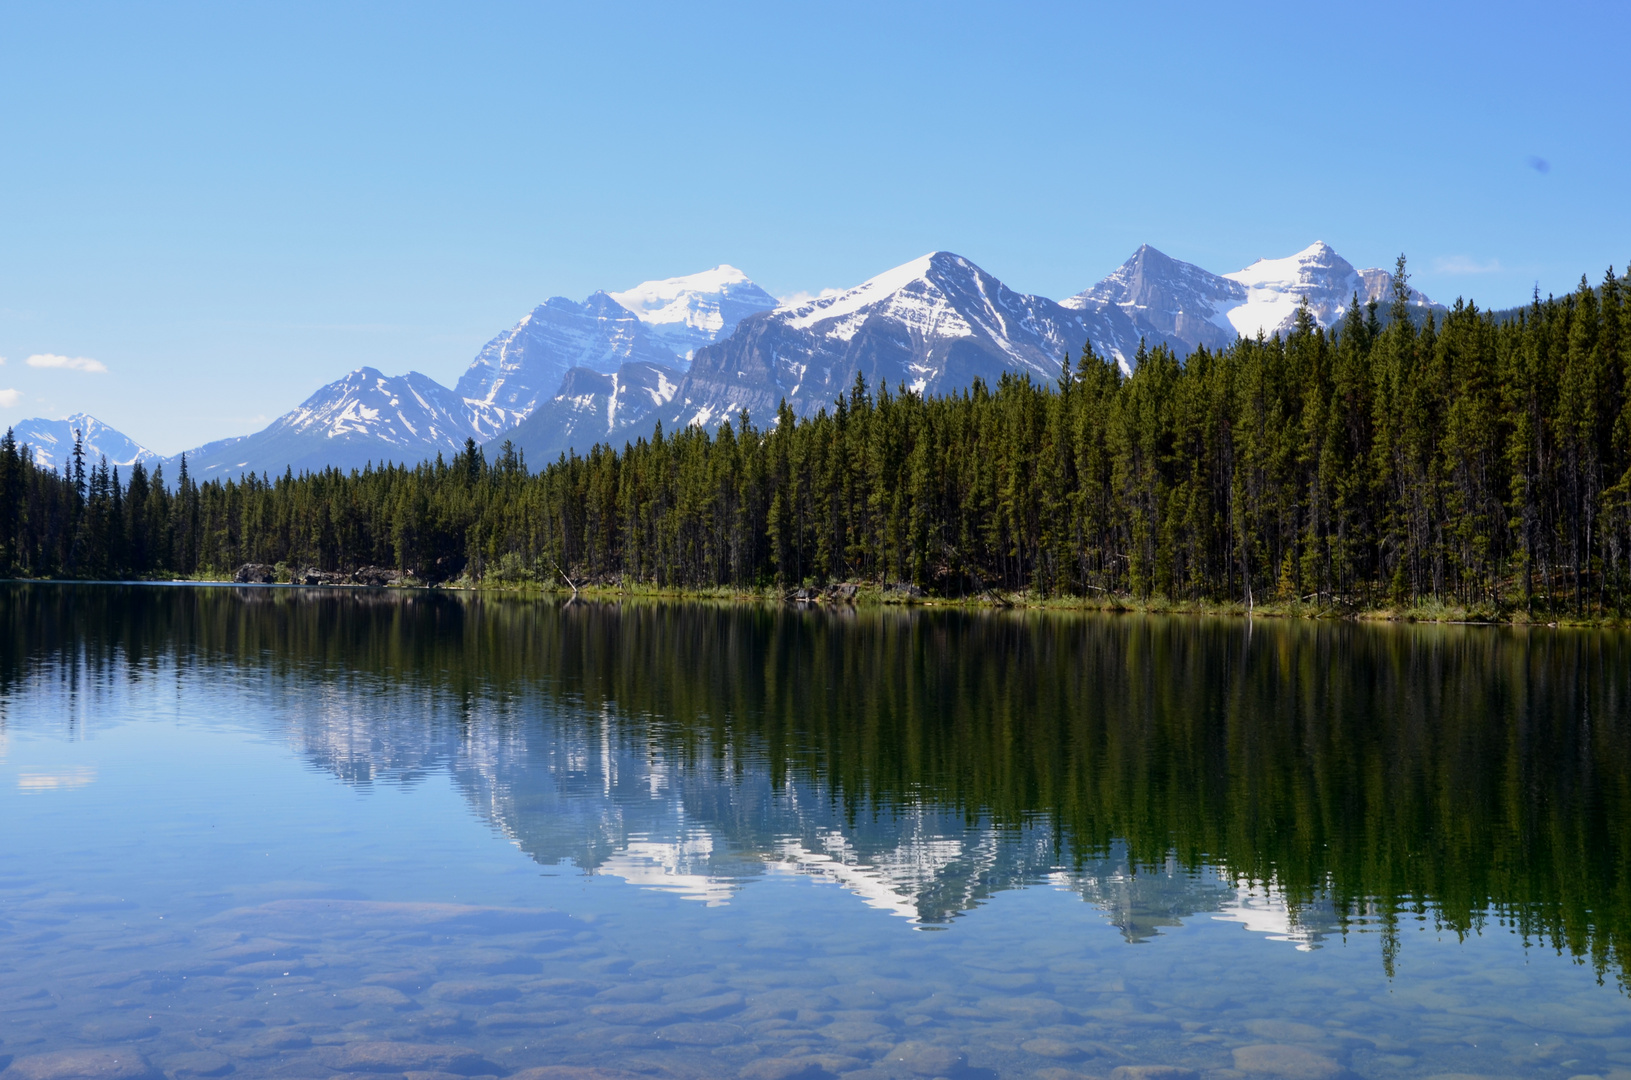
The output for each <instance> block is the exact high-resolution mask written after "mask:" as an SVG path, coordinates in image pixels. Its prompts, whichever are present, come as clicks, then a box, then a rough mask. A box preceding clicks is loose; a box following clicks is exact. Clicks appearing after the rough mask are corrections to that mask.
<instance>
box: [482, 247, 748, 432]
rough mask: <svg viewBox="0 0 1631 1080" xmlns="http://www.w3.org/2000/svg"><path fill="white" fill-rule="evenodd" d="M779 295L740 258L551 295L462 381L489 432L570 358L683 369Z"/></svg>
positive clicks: (527, 408) (543, 388) (549, 385)
mask: <svg viewBox="0 0 1631 1080" xmlns="http://www.w3.org/2000/svg"><path fill="white" fill-rule="evenodd" d="M775 305H776V300H775V297H773V296H771V295H770V294H769V293H767V292H765V291H764V290H763V289H761V288H759V286H757V285H755V284H754V283H753V282H752V281H750V280H748V277H747V275H746V274H744V273H742V271H740V270H738V269H736V268H735V267H734V266H716V267H714V268H713V269H712V270H705V271H703V272H702V273H699V274H691V275H689V276H686V277H677V278H666V279H664V280H662V281H647V282H642V283H641V284H639V285H636V286H635V287H634V288H632V289H629V290H626V291H624V292H616V293H607V292H597V293H595V294H594V295H593V296H591V297H589V298H588V299H587V300H585V301H583V302H582V303H581V304H580V303H578V302H577V301H575V300H568V299H567V298H566V297H564V296H556V297H552V298H550V299H549V300H546V301H545V302H544V303H542V304H540V305H538V307H536V308H534V309H533V311H532V313H531V314H529V315H528V316H527V317H526V318H524V319H522V320H521V321H520V322H519V323H517V324H516V325H515V326H514V327H512V328H511V329H509V330H507V331H505V332H504V333H502V334H500V335H499V336H498V337H496V338H494V339H493V340H492V341H490V342H488V343H487V345H486V347H485V348H483V349H482V350H481V353H480V354H479V355H478V356H477V357H476V359H475V360H474V361H473V362H472V363H471V365H470V367H469V369H468V370H466V371H465V373H464V375H463V376H462V377H460V379H459V383H458V386H457V387H456V389H457V390H458V393H459V395H460V396H461V397H463V398H464V399H465V400H466V402H467V403H468V408H469V410H470V416H471V423H472V424H473V425H474V427H475V428H476V430H477V431H479V432H480V433H481V435H482V436H483V437H485V438H489V439H490V438H493V437H495V436H497V435H499V434H500V433H502V432H504V431H506V430H508V429H509V428H512V427H514V426H515V425H516V424H518V423H520V422H521V421H522V420H524V419H525V418H526V417H527V416H528V415H529V414H530V413H531V412H532V410H533V409H535V408H537V407H538V406H539V405H540V404H542V403H543V402H545V401H547V400H551V399H552V397H553V396H554V395H556V392H557V390H558V388H559V387H560V386H561V383H562V380H564V379H565V378H566V377H567V373H568V372H569V371H571V370H572V369H573V368H588V369H589V370H591V371H597V372H600V373H601V374H602V375H611V374H613V373H614V372H616V371H617V370H618V368H619V367H621V366H622V365H623V364H626V363H635V364H655V365H657V366H659V367H663V368H672V369H677V370H680V371H683V370H685V367H686V365H687V363H688V362H689V360H690V358H691V354H692V353H693V352H694V351H695V350H696V349H697V348H699V347H701V346H704V345H708V344H711V343H713V342H715V341H718V340H719V339H721V338H723V337H725V336H727V335H729V334H730V333H731V331H733V330H735V329H736V325H737V323H739V322H740V321H741V320H742V319H743V318H745V317H747V316H748V315H752V314H754V313H756V312H760V311H768V310H769V309H771V308H772V307H775ZM638 377H639V376H637V375H633V376H631V378H638Z"/></svg>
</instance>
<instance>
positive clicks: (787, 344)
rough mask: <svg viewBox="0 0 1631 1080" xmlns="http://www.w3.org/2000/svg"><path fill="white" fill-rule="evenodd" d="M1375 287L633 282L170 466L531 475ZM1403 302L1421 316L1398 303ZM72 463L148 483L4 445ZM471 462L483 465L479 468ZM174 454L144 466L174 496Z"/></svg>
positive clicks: (51, 444)
mask: <svg viewBox="0 0 1631 1080" xmlns="http://www.w3.org/2000/svg"><path fill="white" fill-rule="evenodd" d="M1392 285H1393V277H1392V274H1390V273H1389V272H1387V271H1385V270H1380V269H1356V268H1355V267H1354V266H1353V265H1352V264H1351V263H1349V262H1348V261H1347V260H1346V259H1344V258H1342V256H1340V255H1338V254H1337V253H1336V252H1335V251H1334V250H1333V249H1332V248H1331V247H1330V246H1329V245H1327V244H1324V243H1316V244H1313V245H1311V246H1310V247H1307V248H1305V249H1303V250H1302V251H1299V252H1297V253H1296V254H1294V255H1291V256H1288V257H1286V258H1281V259H1259V260H1258V261H1257V262H1255V263H1253V264H1252V265H1251V266H1248V267H1246V268H1245V269H1243V270H1238V271H1235V272H1234V273H1230V274H1214V273H1212V272H1211V271H1209V270H1205V269H1203V268H1201V267H1199V266H1196V265H1194V264H1192V263H1186V262H1182V261H1180V260H1177V259H1173V258H1171V257H1169V256H1167V255H1164V254H1162V253H1161V252H1160V251H1157V250H1156V249H1155V248H1153V247H1150V246H1148V245H1145V246H1143V247H1141V248H1139V249H1138V250H1137V251H1136V252H1134V253H1133V255H1132V257H1131V258H1129V259H1128V260H1127V261H1126V262H1125V263H1123V264H1122V265H1121V266H1119V267H1118V268H1116V270H1115V271H1113V272H1112V273H1111V274H1109V275H1108V276H1107V277H1105V278H1104V279H1103V280H1101V281H1099V282H1098V283H1097V284H1095V285H1093V286H1091V287H1090V288H1087V289H1084V290H1083V291H1082V292H1079V293H1077V294H1075V295H1074V296H1070V297H1068V298H1066V299H1064V300H1061V301H1054V300H1050V299H1048V298H1046V297H1041V296H1032V295H1028V294H1025V293H1018V292H1015V291H1014V290H1012V289H1010V288H1009V287H1008V286H1006V285H1004V284H1003V283H1002V282H1001V281H999V280H997V279H996V278H995V277H993V276H992V275H991V274H989V273H987V272H986V271H985V270H982V269H981V268H980V267H978V266H976V265H975V264H974V263H972V262H970V261H969V260H968V259H965V258H963V257H962V256H960V255H954V254H952V253H951V252H945V251H937V252H931V253H930V254H928V255H924V256H922V257H921V258H918V259H914V260H912V261H911V262H908V263H905V264H903V265H901V266H897V267H895V268H894V269H892V270H887V271H885V272H884V273H882V274H879V275H877V276H875V277H872V278H869V279H868V280H866V281H864V282H862V283H860V284H859V285H856V286H854V287H853V288H849V289H844V290H833V291H829V292H827V293H824V294H823V295H821V296H819V297H816V298H806V299H799V300H794V301H789V302H787V303H778V302H777V300H776V298H775V297H773V296H771V295H770V294H769V293H768V292H766V291H765V290H764V289H762V288H760V287H759V286H758V285H756V284H754V283H753V282H752V281H751V280H749V278H748V277H747V275H746V274H744V273H742V271H740V270H738V269H736V268H735V267H732V266H725V265H722V266H717V267H714V268H713V269H711V270H705V271H702V272H701V273H697V274H691V275H688V276H684V277H676V278H665V279H662V280H659V281H648V282H644V283H642V284H639V285H636V286H634V287H633V288H631V289H627V290H623V291H620V292H605V291H601V292H596V293H594V294H593V295H591V296H589V297H587V298H586V299H584V300H583V301H581V302H580V301H575V300H571V299H568V298H566V297H559V296H557V297H551V298H550V299H548V300H546V301H544V302H543V303H542V304H539V305H538V306H537V307H536V308H534V309H533V310H532V311H531V312H529V313H528V314H527V315H526V316H524V317H523V318H522V319H521V320H520V321H519V322H518V323H516V324H515V325H514V326H513V327H511V328H510V329H508V330H506V331H504V332H503V333H501V334H498V335H497V336H496V337H494V338H493V339H492V340H491V341H489V342H488V343H487V344H486V345H485V346H484V347H483V348H482V349H481V351H480V352H479V353H478V354H477V355H476V357H475V359H474V360H473V361H472V362H471V364H470V366H469V368H468V369H466V371H465V373H464V374H463V376H461V377H460V379H459V381H458V383H457V384H456V385H455V386H454V387H453V388H451V389H449V388H447V387H445V386H442V385H441V384H440V383H438V382H436V381H435V380H434V379H431V378H430V377H429V376H426V375H422V374H419V373H418V372H409V373H407V374H405V375H395V376H390V375H385V374H383V373H381V372H379V371H377V370H375V369H373V368H367V367H365V368H359V369H357V370H356V371H353V372H351V373H350V374H349V375H347V376H345V377H344V378H342V379H339V380H337V381H335V382H332V383H329V384H328V385H326V386H323V387H321V388H319V389H318V390H317V391H316V392H315V393H313V394H312V395H311V396H310V397H309V398H307V399H306V400H305V401H304V402H302V403H301V404H300V406H299V407H298V408H296V409H294V410H293V411H291V412H289V413H287V414H285V415H284V416H281V417H279V418H278V419H277V420H275V421H273V423H272V424H271V425H269V426H268V427H266V428H265V429H264V430H262V431H259V432H256V433H254V434H251V435H243V436H238V437H235V438H231V439H223V440H220V441H217V442H213V443H208V444H206V445H204V446H200V447H198V448H196V449H193V450H189V451H187V453H186V459H187V463H188V467H189V470H190V471H191V472H192V474H193V475H195V476H197V477H199V478H206V477H212V476H237V475H239V474H241V473H244V472H255V473H264V474H268V475H280V474H282V473H283V472H284V471H285V470H286V469H293V470H294V471H295V472H300V471H302V470H314V469H320V468H324V467H328V466H334V467H338V468H341V469H352V468H360V467H361V466H363V465H364V464H366V463H368V462H373V463H375V464H379V463H383V462H397V463H402V464H413V463H416V462H419V461H422V460H425V459H426V458H430V457H434V456H436V455H437V454H443V455H451V454H452V453H454V452H457V451H458V450H459V449H460V448H462V447H463V445H464V443H465V441H466V440H467V439H472V440H474V441H476V442H477V443H480V444H483V445H486V446H489V447H490V448H496V447H497V446H498V445H499V444H502V443H503V442H506V441H508V442H510V443H512V444H513V445H514V446H515V447H516V448H517V449H518V450H520V451H521V452H522V453H523V454H524V455H525V456H526V458H527V460H528V461H530V462H531V463H532V464H533V465H535V466H536V465H541V464H543V463H545V462H548V461H551V460H554V459H555V458H556V457H558V456H559V455H561V454H563V453H570V452H577V453H586V452H587V451H588V450H589V448H590V447H592V446H594V445H595V444H596V443H610V444H612V445H614V446H615V445H621V444H622V443H623V442H624V441H627V440H632V439H634V438H636V437H639V436H645V435H649V434H650V432H651V431H652V429H653V428H654V426H655V425H656V424H657V423H658V422H659V421H660V422H662V423H663V424H664V425H665V427H668V428H670V429H673V428H675V427H682V426H685V425H689V424H697V425H701V426H703V427H710V428H711V427H716V426H718V425H719V424H720V423H722V422H724V421H725V420H727V419H731V418H734V417H735V416H736V415H737V414H738V413H740V412H741V411H742V410H744V409H745V410H747V411H748V412H749V413H750V414H751V416H752V417H753V419H754V421H755V423H758V424H760V425H761V426H762V425H764V424H765V423H768V422H770V421H772V420H773V418H774V414H775V411H776V409H777V407H778V405H779V404H780V403H781V402H782V401H786V402H787V404H788V405H789V406H790V407H791V408H792V409H793V411H794V412H795V413H796V414H798V415H801V416H803V415H811V414H813V413H814V412H815V411H816V410H818V409H820V408H822V407H825V406H828V405H830V404H831V403H832V401H833V400H834V399H835V398H836V397H838V396H839V395H840V394H842V393H844V392H846V391H847V389H848V388H849V386H850V385H851V384H852V383H853V382H854V379H855V376H856V373H857V372H859V373H860V374H861V375H862V376H863V377H865V379H866V381H867V384H868V385H869V386H874V387H876V386H878V385H880V384H884V383H887V384H889V385H891V386H895V385H904V386H906V387H908V388H910V389H911V390H914V391H917V392H920V393H925V394H931V395H933V394H943V393H949V392H954V391H958V390H961V389H964V388H966V387H968V386H969V385H971V384H972V383H973V381H974V380H975V379H977V378H978V379H983V380H985V382H986V383H987V384H993V383H995V382H996V381H997V380H998V379H999V378H1000V377H1001V375H1002V374H1003V373H1004V372H1016V373H1022V374H1027V375H1030V376H1032V377H1033V378H1037V379H1042V380H1045V381H1051V380H1053V379H1054V378H1056V377H1057V376H1058V374H1059V370H1060V365H1061V363H1062V362H1064V361H1065V360H1067V359H1074V358H1075V357H1076V356H1077V355H1079V354H1080V352H1081V349H1082V348H1083V346H1084V345H1086V344H1091V345H1092V347H1093V349H1094V350H1095V352H1097V353H1098V354H1099V355H1101V356H1104V357H1107V358H1109V359H1113V360H1115V361H1116V362H1117V363H1118V364H1119V365H1120V366H1121V367H1122V369H1123V370H1124V371H1127V372H1131V370H1132V367H1133V364H1134V363H1135V362H1136V357H1137V354H1138V349H1139V346H1140V344H1141V343H1143V344H1145V345H1148V346H1150V347H1154V346H1156V345H1167V346H1169V347H1170V348H1172V349H1173V350H1174V351H1175V352H1177V353H1178V354H1179V355H1180V356H1185V355H1187V354H1188V353H1190V352H1191V351H1193V350H1194V349H1195V348H1197V347H1200V346H1206V347H1208V348H1223V347H1226V346H1228V345H1229V344H1231V343H1233V342H1234V341H1235V340H1236V338H1237V337H1239V336H1242V335H1244V336H1248V337H1250V336H1255V335H1257V334H1259V333H1262V334H1265V335H1271V336H1272V335H1274V334H1277V333H1278V334H1283V333H1285V332H1287V331H1289V330H1290V328H1291V326H1292V324H1293V322H1294V319H1295V315H1296V311H1297V308H1298V307H1299V305H1301V304H1302V303H1303V301H1304V300H1306V301H1307V303H1308V305H1309V309H1310V311H1311V312H1312V313H1313V315H1314V317H1315V318H1316V319H1317V320H1318V321H1319V322H1320V323H1321V325H1324V326H1327V327H1329V326H1331V325H1332V324H1333V323H1335V322H1336V321H1337V320H1339V319H1341V318H1342V317H1343V316H1344V315H1345V314H1346V312H1347V310H1348V308H1349V306H1350V305H1352V303H1353V302H1354V299H1355V298H1356V297H1357V299H1358V301H1359V302H1360V303H1361V304H1363V303H1366V302H1368V301H1370V300H1373V299H1379V298H1382V297H1385V296H1386V295H1387V294H1388V293H1389V292H1390V291H1391V289H1392ZM1410 300H1411V303H1412V304H1414V305H1417V306H1418V307H1422V308H1440V305H1436V304H1434V303H1433V302H1432V301H1431V300H1429V299H1428V298H1427V297H1426V296H1423V295H1422V294H1421V293H1420V292H1417V291H1416V290H1414V289H1412V290H1410ZM76 428H77V429H78V430H82V431H84V432H85V433H86V439H87V447H88V449H89V450H90V452H91V453H92V456H93V457H95V456H98V455H102V454H105V455H106V456H107V458H108V460H109V462H110V463H120V464H126V465H128V464H129V463H131V462H134V461H137V460H141V461H143V462H144V463H146V464H148V465H151V464H154V463H156V462H157V461H158V460H159V458H158V455H156V454H153V453H152V452H151V451H148V450H146V449H144V448H142V447H141V446H139V445H137V444H136V443H135V442H134V441H132V440H130V439H128V438H127V437H125V436H123V435H121V434H120V433H119V432H116V431H113V430H112V429H111V428H107V427H106V426H105V425H102V424H100V423H99V422H98V421H96V420H95V419H93V418H91V417H88V416H84V415H79V416H74V417H70V418H69V419H67V420H58V421H47V420H26V421H23V422H22V423H21V424H19V425H18V426H17V437H18V440H19V441H20V442H27V443H28V444H29V445H30V446H32V447H34V450H35V455H36V460H40V461H42V462H47V463H50V464H52V465H54V466H60V464H61V463H62V459H63V456H64V451H65V449H66V448H71V446H72V443H73V431H74V430H75V429H76ZM489 456H491V454H489ZM180 457H181V455H177V456H176V457H175V458H167V459H163V460H164V464H165V465H166V466H167V468H166V475H167V476H168V477H170V478H172V479H173V478H174V477H175V475H176V471H175V470H176V468H177V466H178V465H179V464H180V460H179V459H180Z"/></svg>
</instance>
